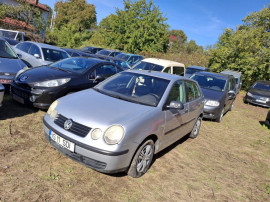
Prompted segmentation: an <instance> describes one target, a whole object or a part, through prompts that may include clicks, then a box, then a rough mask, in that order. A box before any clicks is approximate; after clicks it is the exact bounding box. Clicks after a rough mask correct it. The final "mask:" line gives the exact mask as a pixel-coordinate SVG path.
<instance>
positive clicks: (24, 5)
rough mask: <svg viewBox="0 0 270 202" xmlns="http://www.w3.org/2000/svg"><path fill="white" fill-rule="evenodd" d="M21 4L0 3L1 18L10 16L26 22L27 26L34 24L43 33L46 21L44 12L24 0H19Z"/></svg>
mask: <svg viewBox="0 0 270 202" xmlns="http://www.w3.org/2000/svg"><path fill="white" fill-rule="evenodd" d="M18 1H19V3H20V4H19V5H18V6H13V5H6V4H1V5H0V18H3V17H9V18H12V19H16V20H20V21H22V22H25V23H26V26H28V25H32V26H33V27H34V28H35V29H36V31H37V32H38V33H43V32H44V30H45V28H46V23H45V22H44V20H43V18H42V13H41V12H40V10H39V9H38V8H36V7H35V6H32V5H31V4H30V3H28V2H27V1H24V0H18Z"/></svg>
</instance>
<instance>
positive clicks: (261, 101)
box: [256, 99, 266, 104]
mask: <svg viewBox="0 0 270 202" xmlns="http://www.w3.org/2000/svg"><path fill="white" fill-rule="evenodd" d="M256 102H260V103H264V104H265V103H266V101H265V100H259V99H257V100H256Z"/></svg>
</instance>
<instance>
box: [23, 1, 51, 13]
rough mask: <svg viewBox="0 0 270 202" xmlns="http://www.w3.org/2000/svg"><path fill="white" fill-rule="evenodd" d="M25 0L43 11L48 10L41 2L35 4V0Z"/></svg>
mask: <svg viewBox="0 0 270 202" xmlns="http://www.w3.org/2000/svg"><path fill="white" fill-rule="evenodd" d="M25 1H27V2H28V3H30V4H31V5H33V6H36V7H38V8H40V9H42V10H44V11H47V12H49V11H50V10H49V9H48V8H47V7H46V6H45V5H43V4H41V3H38V4H36V0H25Z"/></svg>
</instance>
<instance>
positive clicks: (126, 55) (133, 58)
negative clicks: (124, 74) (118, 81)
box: [115, 53, 143, 67]
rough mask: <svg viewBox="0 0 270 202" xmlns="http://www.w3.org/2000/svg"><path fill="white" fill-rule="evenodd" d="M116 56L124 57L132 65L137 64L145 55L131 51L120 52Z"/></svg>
mask: <svg viewBox="0 0 270 202" xmlns="http://www.w3.org/2000/svg"><path fill="white" fill-rule="evenodd" d="M115 57H116V58H121V59H124V60H125V61H126V62H127V63H128V64H129V65H130V66H131V67H132V66H133V65H135V64H136V63H137V62H140V61H141V60H143V56H141V55H135V54H130V53H120V54H118V55H117V56H115Z"/></svg>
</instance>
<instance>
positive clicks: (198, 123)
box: [189, 117, 202, 139]
mask: <svg viewBox="0 0 270 202" xmlns="http://www.w3.org/2000/svg"><path fill="white" fill-rule="evenodd" d="M201 124H202V117H198V119H197V121H196V123H195V125H194V127H193V129H192V131H191V133H190V134H189V137H190V138H192V139H194V138H196V137H197V136H198V134H199V131H200V128H201Z"/></svg>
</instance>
